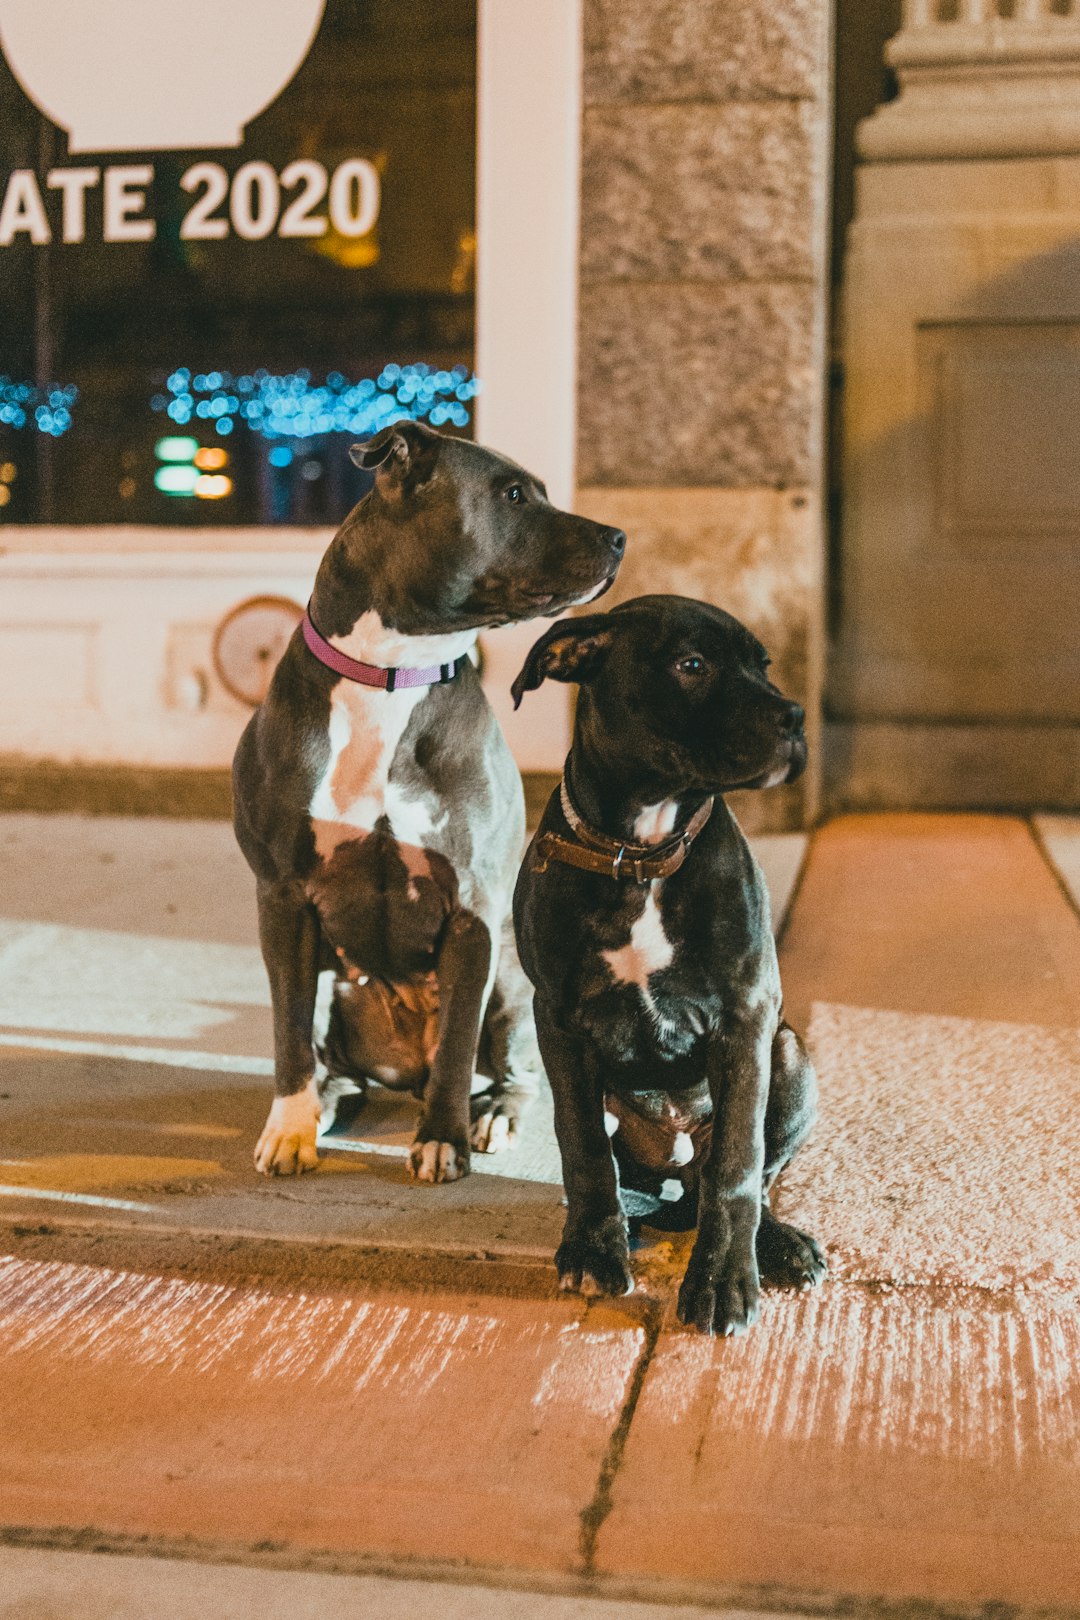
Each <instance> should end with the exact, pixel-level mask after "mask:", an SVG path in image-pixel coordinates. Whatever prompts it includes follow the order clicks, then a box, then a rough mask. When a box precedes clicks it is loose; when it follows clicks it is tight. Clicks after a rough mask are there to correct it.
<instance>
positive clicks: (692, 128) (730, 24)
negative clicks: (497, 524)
mask: <svg viewBox="0 0 1080 1620" xmlns="http://www.w3.org/2000/svg"><path fill="white" fill-rule="evenodd" d="M829 10H830V7H829V0H740V3H739V4H738V5H735V4H732V0H585V110H584V128H583V172H582V221H581V306H580V353H579V371H578V411H579V433H578V484H579V494H578V504H579V506H580V508H581V509H582V510H583V511H586V512H588V513H589V514H591V515H593V516H596V517H597V518H603V519H604V520H606V521H611V522H616V523H619V524H621V525H622V526H623V527H624V528H625V529H626V531H627V534H628V535H629V547H628V550H627V558H626V562H625V564H624V566H623V570H622V574H621V577H620V585H619V594H620V596H621V597H623V598H625V597H627V596H636V595H639V594H641V593H643V592H647V591H672V592H678V593H681V594H684V595H688V596H697V597H702V598H705V599H707V600H709V601H712V602H716V603H718V604H719V605H720V606H722V607H724V608H727V609H728V610H729V611H731V612H733V613H735V614H736V615H737V616H738V617H739V618H741V619H743V620H745V621H746V622H747V623H748V624H750V625H751V626H752V628H753V629H754V630H755V631H756V632H757V633H758V634H759V635H760V636H761V637H762V639H763V640H764V641H765V643H766V645H767V646H768V647H769V649H770V651H771V652H772V654H773V657H774V663H775V672H776V678H777V680H778V682H779V684H780V685H781V686H782V687H783V688H784V690H785V691H787V692H789V693H790V694H792V695H793V696H797V697H798V698H799V700H800V701H802V702H803V703H804V704H805V705H806V708H807V712H808V716H809V723H810V729H811V733H812V744H813V746H812V757H813V758H814V760H815V766H814V769H813V770H812V771H811V772H809V773H808V774H807V777H806V778H805V779H804V781H803V782H802V783H800V784H799V785H798V786H796V787H792V788H784V789H777V790H774V791H772V792H770V793H768V794H758V795H746V796H745V798H744V800H743V802H742V803H740V804H739V805H738V806H737V808H738V811H739V814H740V816H741V818H742V819H743V820H744V823H745V824H746V825H748V826H753V827H756V828H759V829H760V828H762V827H778V826H796V825H801V824H803V823H804V822H805V821H807V820H808V819H810V818H811V817H812V816H813V814H814V813H815V809H816V796H817V786H816V783H817V774H816V771H817V759H818V756H819V752H820V750H819V749H818V747H817V746H816V744H817V733H818V712H819V702H820V689H821V678H822V676H821V672H822V629H821V596H822V558H823V551H824V547H823V539H822V466H821V463H822V452H821V442H822V417H823V397H824V341H823V338H824V325H825V296H826V295H825V276H824V260H825V247H824V244H825V234H826V201H827V159H828V149H829V124H830V110H829V100H828V90H829V72H828V46H829Z"/></svg>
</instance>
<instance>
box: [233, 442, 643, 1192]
mask: <svg viewBox="0 0 1080 1620" xmlns="http://www.w3.org/2000/svg"><path fill="white" fill-rule="evenodd" d="M353 459H354V460H355V461H356V462H357V463H358V465H360V466H362V467H366V468H371V469H374V471H375V484H374V488H373V489H372V491H371V492H370V494H369V495H367V496H366V497H365V498H364V500H362V501H361V502H360V504H359V505H358V506H357V507H356V508H355V509H354V511H352V512H351V513H350V514H349V516H348V517H347V518H346V520H345V522H344V523H343V524H342V526H341V528H340V529H339V531H338V533H337V535H336V536H335V538H334V540H333V541H332V542H331V545H330V547H329V549H328V551H327V552H326V555H325V556H324V558H323V560H322V563H321V565H320V567H319V571H318V576H317V578H316V582H315V589H314V593H313V595H312V599H311V604H310V608H309V616H308V618H307V619H306V620H305V623H304V625H303V626H302V628H300V629H298V630H297V632H296V634H295V635H294V637H293V639H292V641H291V642H290V644H289V647H288V648H287V650H286V652H285V655H284V657H283V658H282V660H281V662H280V664H279V665H278V668H277V670H276V672H275V674H274V679H273V682H272V684H271V687H270V691H269V694H268V696H267V698H266V701H265V702H264V703H263V704H262V706H261V708H260V709H258V710H257V711H256V713H255V714H254V715H253V717H252V719H251V721H250V723H249V724H248V727H247V729H246V730H245V732H244V735H243V737H242V738H241V740H240V744H239V746H238V748H237V752H236V758H235V762H234V766H233V790H234V803H235V812H234V821H235V827H236V836H237V839H238V841H239V843H240V847H241V849H242V850H243V852H244V855H245V856H246V858H247V861H248V863H249V865H250V866H251V868H252V870H253V871H254V873H255V877H256V881H257V895H258V908H259V935H260V940H261V943H262V950H263V956H264V958H265V961H266V967H267V972H268V974H269V978H270V990H271V996H272V1001H273V1018H274V1074H275V1088H276V1097H275V1100H274V1102H273V1105H272V1107H271V1109H270V1115H269V1118H268V1120H267V1122H266V1126H265V1128H264V1130H263V1133H262V1135H261V1137H260V1138H259V1142H258V1145H257V1147H256V1150H255V1164H256V1167H257V1168H258V1169H259V1170H261V1171H262V1172H264V1173H265V1174H268V1175H288V1174H292V1173H295V1172H299V1171H302V1170H307V1169H311V1168H313V1167H314V1165H315V1164H316V1162H317V1154H316V1133H317V1129H318V1124H319V1119H320V1114H321V1110H322V1102H321V1098H320V1086H319V1083H318V1081H317V1072H316V1051H315V1045H314V1038H313V1023H314V1014H315V1006H316V993H317V984H318V977H319V974H320V971H322V970H325V969H327V968H332V969H333V972H334V981H333V1000H332V1004H331V1008H330V1016H329V1023H328V1027H327V1030H326V1033H325V1036H324V1037H323V1038H322V1039H321V1041H320V1049H319V1056H320V1057H321V1058H322V1059H323V1061H324V1063H325V1065H326V1068H327V1070H328V1071H329V1074H330V1076H331V1077H342V1078H345V1079H348V1080H351V1081H353V1082H354V1084H355V1085H356V1086H357V1087H358V1088H360V1090H361V1091H362V1089H363V1087H364V1086H365V1085H366V1082H367V1081H368V1079H370V1078H375V1079H377V1080H379V1081H380V1082H382V1083H383V1084H385V1085H389V1086H396V1087H399V1088H403V1089H409V1090H411V1091H413V1092H414V1093H415V1094H416V1095H417V1096H418V1097H419V1098H420V1101H421V1111H420V1120H419V1127H418V1130H417V1134H416V1140H415V1142H414V1144H413V1147H412V1150H411V1157H410V1168H411V1171H412V1173H413V1175H414V1176H416V1177H417V1178H418V1179H419V1180H421V1181H427V1182H439V1181H453V1180H456V1179H457V1178H458V1177H459V1176H462V1175H465V1174H466V1173H467V1171H468V1168H469V1151H470V1144H471V1145H472V1146H475V1147H477V1148H479V1149H482V1150H485V1151H494V1150H495V1149H497V1148H499V1147H502V1146H506V1145H507V1144H508V1143H509V1142H510V1141H511V1139H512V1137H513V1134H514V1132H515V1131H516V1129H517V1125H518V1121H519V1120H520V1118H521V1115H522V1111H523V1109H524V1108H525V1107H526V1106H527V1104H528V1102H529V1101H530V1100H531V1098H532V1095H533V1093H534V1091H535V1088H536V1084H537V1081H538V1076H539V1070H540V1065H539V1058H538V1054H537V1050H536V1038H535V1032H534V1028H533V1021H532V1013H531V1008H530V1006H529V994H528V989H529V987H528V985H527V983H526V981H525V980H524V977H523V975H522V973H521V969H520V967H519V965H518V962H517V957H516V953H515V950H514V943H513V934H512V930H511V929H510V926H509V917H508V914H509V907H510V899H511V894H512V890H513V884H514V878H515V874H516V872H517V866H518V860H519V857H520V853H521V849H522V846H523V843H524V832H525V811H524V798H523V794H522V788H521V779H520V777H519V775H518V771H517V769H516V767H515V765H514V762H513V760H512V758H511V756H510V752H509V750H508V748H507V746H506V743H505V741H504V739H503V736H502V733H501V731H500V729H499V726H498V723H497V721H496V720H495V717H494V715H493V714H492V712H491V709H490V708H489V706H488V703H487V700H486V698H485V697H484V694H483V691H482V690H481V686H480V679H479V676H478V674H477V671H476V668H475V667H474V665H473V663H472V661H471V660H470V658H469V657H468V654H469V652H470V649H472V647H473V646H474V644H475V642H476V637H477V633H478V631H479V630H481V629H483V628H485V627H489V626H493V625H500V624H506V623H508V622H510V621H513V620H521V619H531V618H535V617H537V616H540V615H544V616H551V617H553V616H555V615H556V614H558V613H560V612H562V611H563V609H564V608H566V607H568V606H570V605H571V604H574V603H580V602H583V601H588V600H590V599H591V598H593V597H594V596H596V595H599V594H600V592H601V591H603V590H604V589H605V588H606V587H607V586H608V585H609V584H610V583H611V582H612V580H613V579H614V577H615V574H616V571H617V569H618V566H619V562H620V559H621V556H622V552H623V548H624V545H625V536H624V535H623V534H622V532H621V531H620V530H618V529H612V528H607V527H605V526H603V525H601V524H598V523H592V522H590V521H588V520H587V519H585V518H581V517H575V516H572V515H571V514H569V513H566V512H560V511H558V510H556V508H555V507H553V506H552V505H551V503H550V502H549V500H548V498H547V494H546V491H545V489H544V486H543V484H542V483H541V482H540V481H539V480H538V479H537V478H535V477H533V476H532V474H530V473H528V472H526V471H525V470H524V469H523V468H522V467H519V466H516V465H515V464H514V463H513V462H512V461H508V460H507V459H505V458H504V457H502V456H499V455H496V454H494V453H493V452H492V451H490V450H486V449H483V448H482V447H481V446H480V445H477V444H472V443H469V442H467V441H463V440H457V439H450V438H446V437H444V436H443V435H441V434H438V433H435V432H434V431H433V430H431V429H430V428H426V427H424V426H422V425H420V424H418V423H413V422H401V423H398V424H397V425H395V426H393V427H389V428H386V429H384V430H383V431H382V432H381V433H379V434H377V435H376V436H375V438H373V439H372V440H370V441H369V442H368V443H367V444H364V445H358V446H355V447H354V450H353ZM478 1066H479V1069H480V1072H481V1074H483V1075H486V1076H487V1078H488V1080H489V1082H490V1084H489V1085H488V1086H487V1088H486V1090H485V1091H484V1092H482V1093H481V1095H480V1099H479V1101H478V1100H477V1099H476V1098H474V1099H473V1101H472V1104H470V1093H471V1092H472V1091H473V1089H474V1088H473V1079H474V1072H475V1071H476V1069H477V1067H478Z"/></svg>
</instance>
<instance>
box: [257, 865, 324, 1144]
mask: <svg viewBox="0 0 1080 1620" xmlns="http://www.w3.org/2000/svg"><path fill="white" fill-rule="evenodd" d="M258 902H259V942H260V944H261V945H262V953H263V960H264V961H265V963H266V971H267V975H268V977H269V979H270V999H271V1001H272V1003H273V1009H274V1086H275V1088H276V1091H277V1096H276V1097H275V1098H274V1101H273V1103H272V1105H271V1108H270V1115H269V1118H268V1119H267V1121H266V1124H265V1126H264V1127H263V1133H262V1135H261V1136H260V1137H259V1140H258V1143H257V1145H256V1148H255V1168H256V1170H261V1171H262V1173H263V1175H265V1176H289V1175H295V1174H298V1173H299V1172H300V1171H302V1170H314V1168H315V1166H316V1165H317V1164H318V1162H319V1156H318V1152H317V1151H316V1147H315V1138H316V1135H317V1133H318V1129H319V1098H318V1093H317V1091H316V1089H315V1053H314V1048H313V1046H312V1022H313V1020H314V1017H315V992H316V989H317V986H318V972H319V918H318V914H317V913H316V911H315V908H314V906H312V905H311V904H310V903H309V902H308V901H307V900H306V899H305V897H304V896H303V894H302V893H301V892H300V891H299V889H298V886H297V885H296V884H295V883H294V882H291V881H289V882H285V883H266V882H262V881H260V883H259V885H258Z"/></svg>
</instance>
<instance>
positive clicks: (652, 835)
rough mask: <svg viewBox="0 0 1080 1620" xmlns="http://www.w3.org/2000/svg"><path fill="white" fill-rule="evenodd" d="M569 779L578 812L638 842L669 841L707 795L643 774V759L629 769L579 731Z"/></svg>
mask: <svg viewBox="0 0 1080 1620" xmlns="http://www.w3.org/2000/svg"><path fill="white" fill-rule="evenodd" d="M565 778H566V785H567V788H568V789H569V793H570V798H571V800H572V802H573V804H574V806H575V808H576V809H577V812H578V814H579V815H580V816H581V817H582V818H583V819H584V820H585V821H586V822H587V823H588V825H589V826H590V827H592V828H593V829H594V830H595V831H596V832H600V833H605V834H606V835H607V837H608V838H615V839H625V840H626V841H627V842H630V843H635V844H663V843H665V842H667V840H668V839H670V838H672V837H674V836H675V834H676V833H677V832H679V831H680V830H681V829H682V828H683V827H685V826H686V824H687V822H688V821H689V820H690V819H691V817H692V816H693V815H694V812H695V811H696V810H698V809H700V807H701V805H703V804H704V802H705V800H706V799H707V798H708V797H709V795H708V794H707V793H702V792H697V791H694V790H693V789H686V790H673V789H672V787H671V785H670V784H667V783H664V782H663V781H661V780H660V779H659V778H650V777H643V776H642V774H641V766H640V764H639V763H636V764H634V765H632V766H631V767H630V768H629V769H628V768H627V766H626V764H625V762H623V763H620V762H619V761H617V760H613V759H611V758H610V757H608V756H607V755H601V754H600V753H599V752H598V751H597V750H596V749H595V748H593V747H591V746H590V744H589V742H588V741H587V739H586V738H585V737H584V736H583V735H582V734H581V732H580V731H579V732H578V733H577V734H576V735H575V737H574V742H573V746H572V747H571V749H570V756H569V758H568V759H567V762H566V772H565Z"/></svg>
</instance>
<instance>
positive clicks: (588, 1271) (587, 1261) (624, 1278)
mask: <svg viewBox="0 0 1080 1620" xmlns="http://www.w3.org/2000/svg"><path fill="white" fill-rule="evenodd" d="M555 1269H556V1271H557V1272H558V1273H559V1287H560V1288H561V1289H562V1291H563V1292H564V1293H577V1294H589V1295H596V1294H616V1295H617V1294H632V1293H633V1292H634V1276H633V1273H632V1272H631V1270H630V1250H629V1247H628V1245H627V1241H626V1228H625V1226H624V1225H623V1222H622V1219H621V1217H618V1216H612V1218H611V1219H610V1220H607V1221H604V1223H603V1224H602V1225H601V1226H597V1227H594V1228H593V1229H592V1230H591V1231H588V1232H582V1233H579V1234H578V1235H576V1236H574V1237H568V1238H564V1239H563V1241H562V1242H561V1243H560V1244H559V1247H558V1248H557V1249H556V1251H555Z"/></svg>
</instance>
